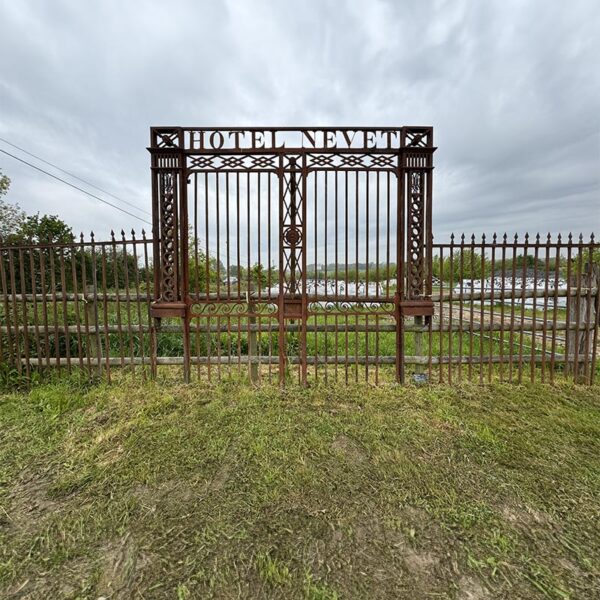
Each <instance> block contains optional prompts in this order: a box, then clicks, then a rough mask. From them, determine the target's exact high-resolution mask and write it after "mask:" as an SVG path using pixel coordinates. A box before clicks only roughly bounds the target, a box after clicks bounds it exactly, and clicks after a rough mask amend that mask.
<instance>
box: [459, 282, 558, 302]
mask: <svg viewBox="0 0 600 600" xmlns="http://www.w3.org/2000/svg"><path fill="white" fill-rule="evenodd" d="M523 282H524V285H523ZM555 284H557V285H556V288H555ZM546 286H547V289H548V306H549V307H554V306H557V307H560V308H564V307H566V306H567V298H566V296H559V297H558V298H556V299H555V298H554V290H555V289H557V290H564V291H566V290H567V282H566V281H565V280H564V279H562V278H560V277H559V278H558V280H556V278H555V277H554V276H553V275H550V276H549V277H548V278H547V279H546V278H545V277H537V279H536V278H535V277H532V276H526V277H525V278H523V277H515V278H514V293H515V299H514V304H516V305H520V304H521V301H522V300H521V298H519V293H521V292H522V291H523V289H525V290H526V291H532V292H533V291H534V290H535V291H536V293H537V298H536V299H535V304H536V306H537V307H540V306H542V305H543V304H544V302H545V299H544V296H543V294H544V292H545V291H546ZM492 291H493V292H494V300H495V301H497V302H499V301H500V295H501V294H507V293H511V292H512V291H513V278H512V277H504V278H502V277H500V276H496V277H489V278H488V279H484V280H483V288H482V281H481V279H463V280H462V282H460V283H457V284H456V286H454V289H453V290H452V293H453V294H454V295H456V296H458V295H459V294H460V293H461V292H462V293H463V295H464V296H466V298H467V299H468V297H469V295H470V294H471V293H473V294H479V293H481V292H483V293H486V292H489V293H491V292H492ZM496 295H497V296H498V298H496ZM505 301H506V302H511V301H512V300H511V299H510V298H506V299H505ZM484 304H490V300H489V299H486V300H484ZM533 305H534V298H525V306H526V307H533Z"/></svg>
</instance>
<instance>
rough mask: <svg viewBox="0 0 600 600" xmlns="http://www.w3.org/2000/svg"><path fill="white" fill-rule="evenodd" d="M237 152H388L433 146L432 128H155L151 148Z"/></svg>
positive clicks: (189, 151) (199, 151)
mask: <svg viewBox="0 0 600 600" xmlns="http://www.w3.org/2000/svg"><path fill="white" fill-rule="evenodd" d="M167 148H169V149H177V150H180V151H185V152H188V153H192V154H203V153H208V154H214V153H221V152H226V153H235V152H253V153H261V152H270V153H274V152H283V153H305V152H361V151H362V152H378V151H379V152H389V151H394V150H400V149H403V148H406V149H427V150H429V151H431V150H432V149H433V128H432V127H332V128H329V127H326V128H312V127H306V128H300V127H279V128H273V127H248V128H235V127H225V128H223V127H219V128H211V127H207V128H195V127H154V128H152V130H151V148H150V149H167Z"/></svg>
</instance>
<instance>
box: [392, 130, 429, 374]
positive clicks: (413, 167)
mask: <svg viewBox="0 0 600 600" xmlns="http://www.w3.org/2000/svg"><path fill="white" fill-rule="evenodd" d="M435 150H436V148H435V147H434V145H433V128H432V127H402V129H401V131H400V156H399V165H398V273H397V277H398V278H397V292H396V325H397V327H396V330H397V335H396V342H397V348H396V378H397V379H398V381H400V382H403V381H404V317H406V316H413V317H415V323H416V324H422V323H423V317H426V318H427V319H431V317H432V316H433V312H434V310H433V301H432V300H431V288H432V273H431V266H432V243H433V234H432V229H431V215H432V194H433V185H432V183H433V179H432V172H433V153H434V152H435ZM417 335H418V334H417Z"/></svg>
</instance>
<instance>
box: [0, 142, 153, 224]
mask: <svg viewBox="0 0 600 600" xmlns="http://www.w3.org/2000/svg"><path fill="white" fill-rule="evenodd" d="M0 141H2V142H4V143H5V144H8V145H9V146H12V147H13V148H16V149H17V150H20V151H21V152H24V153H25V154H28V155H29V156H32V157H33V158H35V159H36V160H39V161H41V162H43V163H46V164H47V165H50V166H51V167H53V168H55V169H57V170H58V171H60V172H61V173H64V174H65V175H68V176H69V177H73V179H77V180H78V181H81V182H82V183H85V184H86V185H89V186H90V187H93V188H94V189H96V190H98V191H99V192H102V193H104V194H108V195H109V196H111V197H113V198H114V199H115V200H118V201H119V202H123V203H124V204H128V205H129V206H131V207H133V208H135V209H136V210H139V211H140V212H143V213H146V214H147V215H149V214H150V213H149V212H148V211H147V210H145V209H143V208H140V207H139V206H136V205H135V204H133V203H132V202H128V201H127V200H123V198H119V196H115V195H114V194H111V193H110V192H108V191H107V190H104V189H102V188H101V187H98V186H97V185H94V184H93V183H90V182H89V181H87V180H86V179H82V178H81V177H78V176H77V175H74V174H73V173H70V172H69V171H65V169H61V168H60V167H59V166H58V165H55V164H54V163H51V162H50V161H48V160H45V159H44V158H42V157H40V156H37V155H36V154H33V152H29V151H28V150H25V149H24V148H21V147H20V146H17V145H16V144H13V143H12V142H9V141H8V140H5V139H4V138H3V137H0Z"/></svg>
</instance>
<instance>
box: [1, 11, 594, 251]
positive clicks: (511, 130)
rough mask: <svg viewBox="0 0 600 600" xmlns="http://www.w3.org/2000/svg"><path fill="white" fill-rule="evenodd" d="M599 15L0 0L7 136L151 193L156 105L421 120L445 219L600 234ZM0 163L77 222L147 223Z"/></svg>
mask: <svg viewBox="0 0 600 600" xmlns="http://www.w3.org/2000/svg"><path fill="white" fill-rule="evenodd" d="M599 31H600V7H599V5H598V2H597V0H588V1H579V0H570V1H569V2H557V1H548V0H538V1H526V0H516V1H509V0H498V1H488V2H478V1H475V0H473V1H470V2H467V1H460V0H451V1H437V2H427V1H424V0H415V1H406V0H405V1H397V2H393V1H387V2H386V1H382V0H364V1H351V0H331V1H328V0H318V1H306V0H303V1H302V2H291V1H287V0H271V1H267V0H265V1H260V0H258V1H254V0H231V1H223V2H220V1H203V2H201V1H198V0H195V1H190V2H185V1H181V0H171V1H169V2H158V1H155V2H151V1H149V0H146V1H144V2H135V1H132V0H128V1H127V2H124V1H123V0H114V1H96V2H81V1H76V0H73V1H59V0H53V1H52V2H48V1H47V0H39V1H33V0H19V1H16V0H0V137H2V138H5V139H7V140H9V141H11V142H12V143H14V144H17V145H19V146H22V147H23V148H25V149H27V150H28V151H30V152H33V153H34V154H37V155H39V156H41V157H43V158H46V159H47V160H50V161H51V162H54V163H56V164H57V165H59V166H61V167H62V168H63V169H66V170H68V171H71V172H73V173H75V174H77V175H79V176H80V177H83V178H85V179H88V180H90V181H91V182H93V183H94V184H96V185H98V186H100V187H102V188H104V189H106V190H107V191H109V192H111V193H113V194H115V195H117V196H119V197H121V198H123V199H125V200H127V201H129V202H131V203H133V204H135V205H137V206H139V207H140V208H141V209H145V210H148V209H149V207H150V175H149V155H148V153H147V151H146V149H145V148H146V146H147V145H148V138H149V127H150V126H151V125H237V124H240V125H253V126H254V125H315V126H317V125H320V126H335V125H382V126H383V125H388V126H401V125H410V124H417V125H433V127H434V128H435V142H436V145H437V146H438V147H439V150H438V151H437V153H436V155H435V164H436V171H435V176H434V181H435V183H434V231H435V233H436V237H437V238H438V239H443V238H446V237H447V235H448V233H449V232H450V231H455V232H463V231H465V232H468V233H471V232H476V233H481V232H486V233H491V232H493V231H498V232H504V231H507V232H509V233H514V232H515V231H517V232H524V231H525V230H529V231H530V232H533V233H535V232H537V231H540V232H544V233H546V232H548V231H551V232H557V231H562V232H568V231H569V230H572V231H573V232H576V233H579V232H583V233H584V234H586V235H587V234H589V233H590V232H591V231H592V230H595V232H596V233H597V234H600V226H599V225H600V66H599V65H600V61H599V57H600V35H599V34H598V32H599ZM0 148H3V149H6V150H9V151H10V152H14V153H15V154H18V155H19V156H23V157H24V158H26V159H27V160H31V159H30V157H27V156H25V155H23V154H22V153H20V152H16V151H14V149H13V148H11V147H9V146H8V145H6V144H5V143H3V142H0ZM31 161H32V162H35V164H40V163H38V162H37V161H33V160H31ZM40 166H42V167H44V168H47V167H46V166H44V165H40ZM0 169H2V171H3V172H4V173H5V174H7V175H9V176H10V177H11V179H12V187H11V190H10V193H9V196H8V199H9V200H11V201H14V202H18V203H19V204H20V205H21V207H22V208H24V209H25V210H27V211H28V212H36V211H41V212H44V213H51V214H58V215H60V216H61V217H63V218H64V219H65V220H66V221H67V222H68V223H69V224H70V225H72V226H73V228H74V229H75V230H76V231H80V230H83V231H85V232H88V231H89V230H90V229H94V231H95V232H97V234H98V236H99V237H104V236H105V235H106V234H107V233H108V232H109V231H110V229H111V228H114V229H115V230H120V229H121V228H122V227H125V228H126V229H130V228H131V227H132V226H133V227H135V228H136V230H137V229H139V228H140V227H141V226H142V225H143V224H142V223H140V222H139V221H136V220H135V219H133V218H132V217H129V216H127V215H124V214H122V213H120V212H118V211H117V210H115V209H113V208H110V207H108V206H105V205H102V204H100V203H98V202H97V201H95V200H92V199H91V198H88V197H86V196H84V195H82V194H81V193H79V192H76V191H75V190H71V189H70V188H68V187H66V186H65V185H63V184H61V183H58V182H55V181H53V180H51V179H50V178H48V177H46V176H44V175H42V174H39V173H37V172H35V171H34V170H33V169H30V168H29V167H26V166H24V165H21V164H20V163H17V162H16V161H14V160H13V159H11V158H9V157H6V156H5V155H2V154H0ZM53 172H55V171H53ZM57 174H58V175H60V176H63V175H62V174H61V173H57ZM74 183H77V184H78V185H79V183H78V182H76V181H74ZM91 191H92V192H94V193H97V192H96V191H95V190H91ZM99 195H101V196H102V197H104V198H106V199H107V200H109V201H111V202H115V203H116V204H119V203H118V201H116V200H114V199H113V198H111V197H110V196H107V195H106V194H99ZM121 206H123V208H125V209H127V210H129V209H130V207H128V206H126V205H121ZM140 214H141V215H142V216H147V215H144V214H143V213H140Z"/></svg>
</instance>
